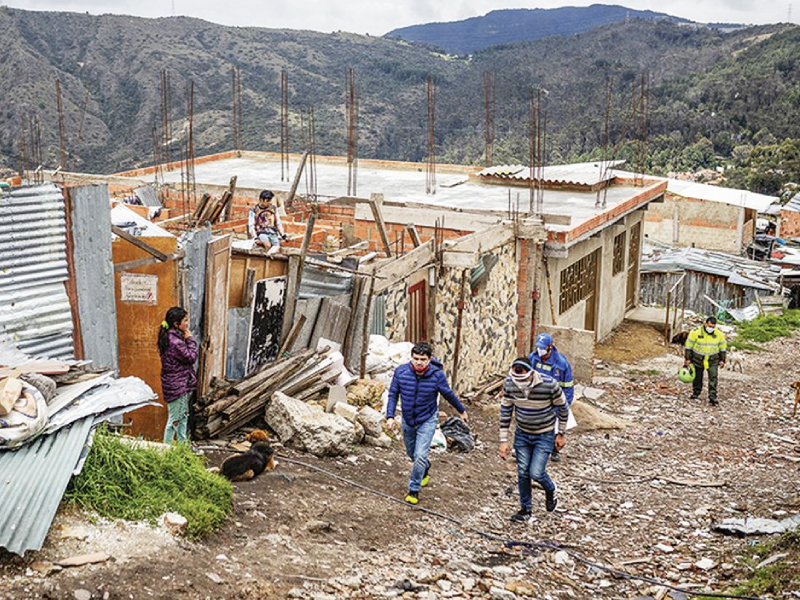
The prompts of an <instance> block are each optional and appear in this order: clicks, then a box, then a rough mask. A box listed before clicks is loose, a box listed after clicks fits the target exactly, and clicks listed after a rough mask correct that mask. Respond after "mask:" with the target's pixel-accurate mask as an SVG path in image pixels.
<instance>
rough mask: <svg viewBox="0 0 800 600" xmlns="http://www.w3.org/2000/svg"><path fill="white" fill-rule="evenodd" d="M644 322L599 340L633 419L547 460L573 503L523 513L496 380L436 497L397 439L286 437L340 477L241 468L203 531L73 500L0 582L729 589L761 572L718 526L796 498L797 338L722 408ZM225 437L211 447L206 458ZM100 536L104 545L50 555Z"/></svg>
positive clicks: (799, 448)
mask: <svg viewBox="0 0 800 600" xmlns="http://www.w3.org/2000/svg"><path fill="white" fill-rule="evenodd" d="M635 334H636V336H637V337H640V336H650V338H649V339H645V340H641V339H640V340H639V343H640V344H643V345H642V348H643V349H642V353H641V354H640V356H647V357H648V358H646V359H644V360H640V361H638V362H637V361H635V360H633V359H634V358H636V357H630V359H629V358H626V357H620V356H615V355H614V348H613V342H612V347H610V348H609V347H607V348H605V349H603V348H601V349H600V350H599V352H598V355H599V356H600V357H601V358H602V362H601V363H600V364H599V368H598V370H597V376H596V378H595V381H594V383H593V386H594V387H595V388H599V389H602V390H604V391H605V393H604V394H603V395H602V396H600V397H599V398H598V399H597V400H596V404H598V405H600V406H602V407H604V408H605V409H608V411H611V412H609V414H612V415H613V416H615V417H618V418H621V419H625V420H627V421H628V422H629V426H628V427H627V428H626V429H624V430H622V431H620V430H612V431H581V430H580V428H579V429H578V430H574V431H572V432H570V435H569V436H568V441H567V447H566V449H565V451H564V453H563V456H564V458H563V460H562V461H561V462H560V463H558V464H553V465H551V466H550V467H549V471H550V473H551V476H552V477H553V479H554V480H556V482H557V483H558V486H559V497H560V500H559V507H558V509H557V510H556V512H555V513H553V514H547V513H545V511H544V506H543V504H544V498H543V494H541V492H540V496H536V497H535V502H536V504H535V506H534V517H535V518H534V520H533V521H532V522H531V523H530V524H524V525H518V524H512V523H510V522H509V516H510V515H511V514H512V513H513V512H514V511H515V510H516V509H517V502H518V498H517V493H516V486H515V471H514V467H513V464H512V462H511V461H509V462H506V463H504V462H502V461H501V460H500V459H499V458H498V457H497V451H496V450H497V430H496V428H497V404H496V403H494V401H493V400H492V399H491V398H484V399H482V400H480V401H478V402H476V403H474V404H473V405H472V406H470V407H469V409H470V414H471V417H472V420H471V425H472V427H473V429H475V430H476V431H477V433H478V435H479V440H480V443H479V446H478V447H477V448H476V450H475V451H473V452H472V453H470V454H466V455H464V454H454V453H443V454H437V455H435V456H434V457H433V461H434V467H433V471H432V481H431V485H430V486H429V487H428V488H425V489H424V490H423V493H422V494H421V502H420V507H422V508H424V509H428V510H430V511H433V512H424V511H422V510H417V509H412V508H410V507H408V506H406V505H404V504H403V503H402V502H400V501H398V500H397V499H398V498H401V497H402V495H403V493H404V491H405V485H406V481H407V475H408V469H409V463H408V462H407V461H406V459H405V457H404V456H403V453H402V450H401V447H400V444H399V443H395V444H394V445H393V446H392V447H391V448H388V449H381V448H372V447H358V448H357V449H356V453H355V454H353V455H351V456H348V457H341V458H328V459H317V458H314V457H310V456H307V455H302V454H300V453H296V452H292V451H289V450H285V449H281V454H283V455H284V457H286V458H288V459H291V460H292V461H301V462H302V463H305V465H310V466H312V467H319V468H322V469H325V470H327V471H330V472H331V473H332V474H333V475H335V476H336V477H334V476H331V475H329V474H326V473H323V472H321V471H318V470H314V469H312V468H310V467H309V466H305V465H302V464H297V463H296V462H290V461H289V460H286V458H284V459H283V460H281V459H279V461H278V466H277V468H276V470H275V471H272V472H269V473H266V474H264V475H263V476H261V477H260V478H258V479H256V480H254V481H251V482H244V483H238V484H235V485H236V498H235V508H234V514H233V516H232V518H231V519H230V521H229V522H228V524H227V525H226V526H225V527H224V528H223V529H222V530H221V531H219V532H218V533H217V534H215V535H214V536H212V537H211V538H210V539H207V540H205V541H203V542H202V543H190V542H187V541H185V540H183V539H180V538H175V537H173V536H171V535H170V534H169V533H168V532H167V531H165V530H164V529H163V528H149V527H146V526H142V525H138V524H126V523H107V522H104V521H102V520H98V519H91V518H89V517H86V516H85V515H81V514H77V513H70V512H69V511H64V512H62V513H61V514H60V515H59V518H58V520H57V522H56V523H55V525H54V527H53V528H52V529H51V533H50V536H49V537H48V540H47V542H46V545H45V548H44V549H43V550H42V551H41V552H40V553H37V554H36V555H33V556H28V557H25V558H24V559H22V558H16V557H10V556H3V557H0V598H9V599H10V598H15V599H17V598H53V599H56V598H59V599H60V598H64V599H77V600H90V599H92V598H95V599H100V598H102V599H105V600H112V599H114V600H116V599H120V600H122V599H139V598H163V599H168V598H169V599H172V598H243V599H246V598H287V597H288V598H311V599H318V600H323V599H334V598H360V599H367V598H374V599H379V598H406V599H438V598H456V599H465V598H497V599H509V600H510V599H513V598H524V597H533V598H580V599H582V598H625V599H633V598H642V597H644V598H656V599H661V598H664V597H665V596H666V597H671V598H686V597H687V596H686V595H684V594H682V593H681V592H675V591H669V592H668V590H667V589H666V588H663V587H660V586H658V585H656V584H655V583H653V582H648V581H640V580H635V579H629V578H625V577H621V576H619V574H616V575H615V574H612V573H609V572H607V571H605V570H603V568H602V567H612V568H616V569H619V570H622V571H625V572H627V573H631V574H635V575H639V576H643V577H646V578H652V579H654V580H658V581H661V582H667V583H670V584H672V585H677V586H680V587H682V588H685V589H690V590H697V591H698V592H699V591H700V590H705V591H710V590H714V591H722V590H725V589H727V588H729V587H731V586H732V585H733V584H734V583H735V582H736V581H737V580H740V579H742V578H744V577H746V576H747V575H748V573H749V571H748V568H747V567H746V566H745V565H743V563H742V556H744V555H746V554H747V549H748V545H749V544H751V543H753V541H754V540H755V539H759V538H746V539H738V538H734V537H726V536H722V535H720V534H717V533H713V532H712V531H711V525H712V524H713V523H716V522H718V521H720V520H721V519H724V518H727V517H731V516H758V517H770V518H782V517H784V516H787V515H792V514H796V513H798V512H800V498H798V494H800V489H799V487H798V485H797V482H798V479H799V477H798V475H800V416H798V417H795V418H792V417H791V412H792V405H793V399H794V393H793V391H792V390H790V389H789V387H788V386H789V383H791V382H792V381H794V380H795V379H797V378H798V376H797V365H796V361H797V358H796V357H797V356H798V355H800V354H798V350H800V338H798V337H792V338H785V339H782V340H777V341H774V342H771V343H769V344H766V347H767V349H768V351H767V352H762V353H752V354H748V355H746V356H745V357H744V359H743V372H741V373H739V372H738V371H737V372H732V371H730V370H725V371H723V372H722V374H721V383H720V389H721V396H720V399H721V405H720V406H719V407H710V406H709V405H708V403H707V401H706V400H705V399H703V400H701V401H699V402H691V401H690V400H689V394H690V390H689V388H687V387H685V386H683V385H682V384H680V383H679V382H678V381H677V378H676V377H675V375H674V374H675V372H676V370H677V368H678V366H679V365H680V363H681V358H680V356H679V354H678V352H677V351H675V350H667V349H664V348H663V347H660V346H659V345H658V338H657V335H656V334H655V332H654V331H653V330H645V329H643V328H638V329H637V330H636V331H635ZM620 359H622V360H624V361H625V362H619V360H620ZM225 455H226V454H225V453H224V452H209V457H210V462H211V463H213V464H216V463H219V462H220V461H221V460H222V458H224V456H225ZM337 477H338V478H337ZM339 478H344V479H347V480H351V481H353V482H356V483H358V484H359V485H360V486H365V487H366V488H370V490H374V491H375V492H377V493H373V492H372V491H369V490H367V489H364V488H360V487H355V486H352V485H350V484H348V483H347V482H345V481H344V480H342V479H339ZM761 539H763V538H761ZM502 540H506V541H507V542H512V543H504V542H503V541H502ZM542 542H544V544H542ZM556 546H559V547H561V548H562V549H561V550H557V549H556V548H555V547H556ZM96 552H102V553H106V554H107V555H108V556H109V557H110V558H109V559H108V560H104V561H103V562H99V563H96V564H92V565H87V566H82V567H72V568H65V569H62V570H58V569H55V568H53V567H52V566H51V565H50V564H49V563H52V562H53V561H56V560H58V559H63V558H66V557H68V556H72V555H76V554H86V553H96ZM582 559H585V560H582ZM590 563H594V564H590Z"/></svg>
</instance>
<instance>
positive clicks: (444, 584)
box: [436, 579, 453, 592]
mask: <svg viewBox="0 0 800 600" xmlns="http://www.w3.org/2000/svg"><path fill="white" fill-rule="evenodd" d="M436 585H438V586H439V588H440V589H441V590H442V591H443V592H449V591H450V588H452V587H453V584H452V583H450V582H449V581H447V579H440V580H439V581H437V582H436Z"/></svg>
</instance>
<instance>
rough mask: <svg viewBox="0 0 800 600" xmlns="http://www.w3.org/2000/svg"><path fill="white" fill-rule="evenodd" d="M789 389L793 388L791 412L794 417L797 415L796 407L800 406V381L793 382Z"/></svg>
mask: <svg viewBox="0 0 800 600" xmlns="http://www.w3.org/2000/svg"><path fill="white" fill-rule="evenodd" d="M791 387H792V388H794V410H793V411H792V416H793V417H794V416H795V415H797V405H798V404H800V381H795V382H794V383H793V384H792V385H791Z"/></svg>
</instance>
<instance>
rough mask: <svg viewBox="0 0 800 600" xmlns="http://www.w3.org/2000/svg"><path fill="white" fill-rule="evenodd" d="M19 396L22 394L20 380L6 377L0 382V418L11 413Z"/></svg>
mask: <svg viewBox="0 0 800 600" xmlns="http://www.w3.org/2000/svg"><path fill="white" fill-rule="evenodd" d="M20 394H22V381H21V380H19V379H17V378H16V377H8V378H7V379H4V380H3V381H0V416H4V415H7V414H8V413H10V412H11V409H12V408H14V405H15V404H16V403H17V399H18V398H19V397H20Z"/></svg>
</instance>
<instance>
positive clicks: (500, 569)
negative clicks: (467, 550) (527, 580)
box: [492, 565, 514, 577]
mask: <svg viewBox="0 0 800 600" xmlns="http://www.w3.org/2000/svg"><path fill="white" fill-rule="evenodd" d="M492 573H494V574H495V575H499V576H500V577H508V576H510V575H513V574H514V569H512V568H511V567H506V566H505V565H500V566H497V567H494V568H493V569H492Z"/></svg>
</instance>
